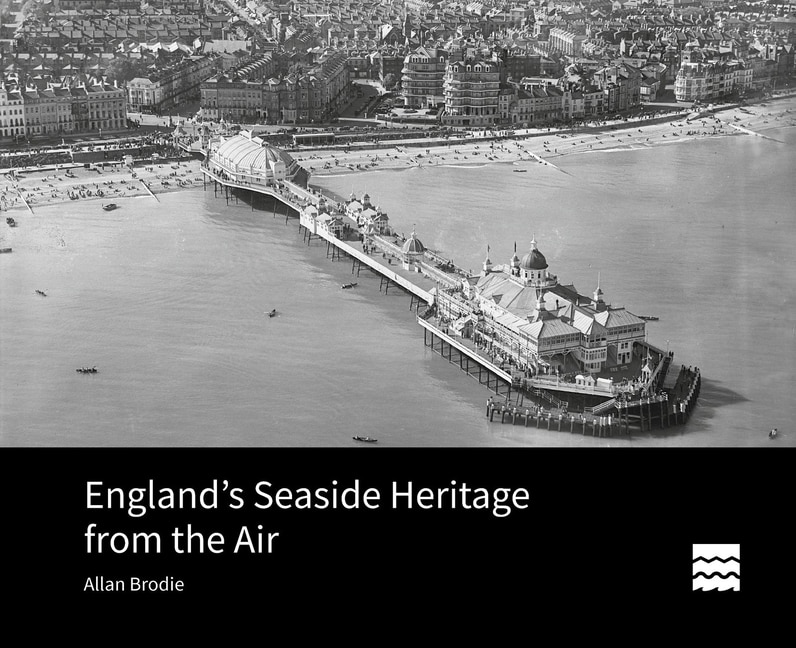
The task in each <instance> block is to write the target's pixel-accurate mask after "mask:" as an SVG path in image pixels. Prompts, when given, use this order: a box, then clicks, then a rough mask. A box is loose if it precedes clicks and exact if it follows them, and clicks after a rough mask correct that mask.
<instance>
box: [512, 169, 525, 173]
mask: <svg viewBox="0 0 796 648" xmlns="http://www.w3.org/2000/svg"><path fill="white" fill-rule="evenodd" d="M512 170H513V171H514V173H525V172H527V171H528V169H512Z"/></svg>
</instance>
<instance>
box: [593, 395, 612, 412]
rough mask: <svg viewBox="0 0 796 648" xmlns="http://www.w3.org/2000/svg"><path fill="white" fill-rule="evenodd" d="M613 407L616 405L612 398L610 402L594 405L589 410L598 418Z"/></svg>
mask: <svg viewBox="0 0 796 648" xmlns="http://www.w3.org/2000/svg"><path fill="white" fill-rule="evenodd" d="M614 405H616V399H615V398H612V399H611V400H607V401H605V402H603V403H600V404H598V405H595V406H594V407H592V408H591V413H592V414H594V415H595V416H600V415H601V414H603V413H604V412H607V411H608V410H610V409H611V408H613V407H614Z"/></svg>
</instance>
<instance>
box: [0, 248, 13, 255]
mask: <svg viewBox="0 0 796 648" xmlns="http://www.w3.org/2000/svg"><path fill="white" fill-rule="evenodd" d="M9 252H11V248H0V254H8V253H9Z"/></svg>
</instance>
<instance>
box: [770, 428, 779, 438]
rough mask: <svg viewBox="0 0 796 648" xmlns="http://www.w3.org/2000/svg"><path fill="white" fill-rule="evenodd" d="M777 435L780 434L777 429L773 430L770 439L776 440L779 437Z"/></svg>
mask: <svg viewBox="0 0 796 648" xmlns="http://www.w3.org/2000/svg"><path fill="white" fill-rule="evenodd" d="M777 434H778V432H777V428H774V429H773V430H771V432H769V433H768V438H769V439H775V438H776V437H777Z"/></svg>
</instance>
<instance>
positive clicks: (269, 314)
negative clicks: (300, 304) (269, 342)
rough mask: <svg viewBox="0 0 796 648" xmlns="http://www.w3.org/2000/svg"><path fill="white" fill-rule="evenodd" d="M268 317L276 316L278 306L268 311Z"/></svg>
mask: <svg viewBox="0 0 796 648" xmlns="http://www.w3.org/2000/svg"><path fill="white" fill-rule="evenodd" d="M268 317H276V308H274V309H273V310H271V311H268Z"/></svg>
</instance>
